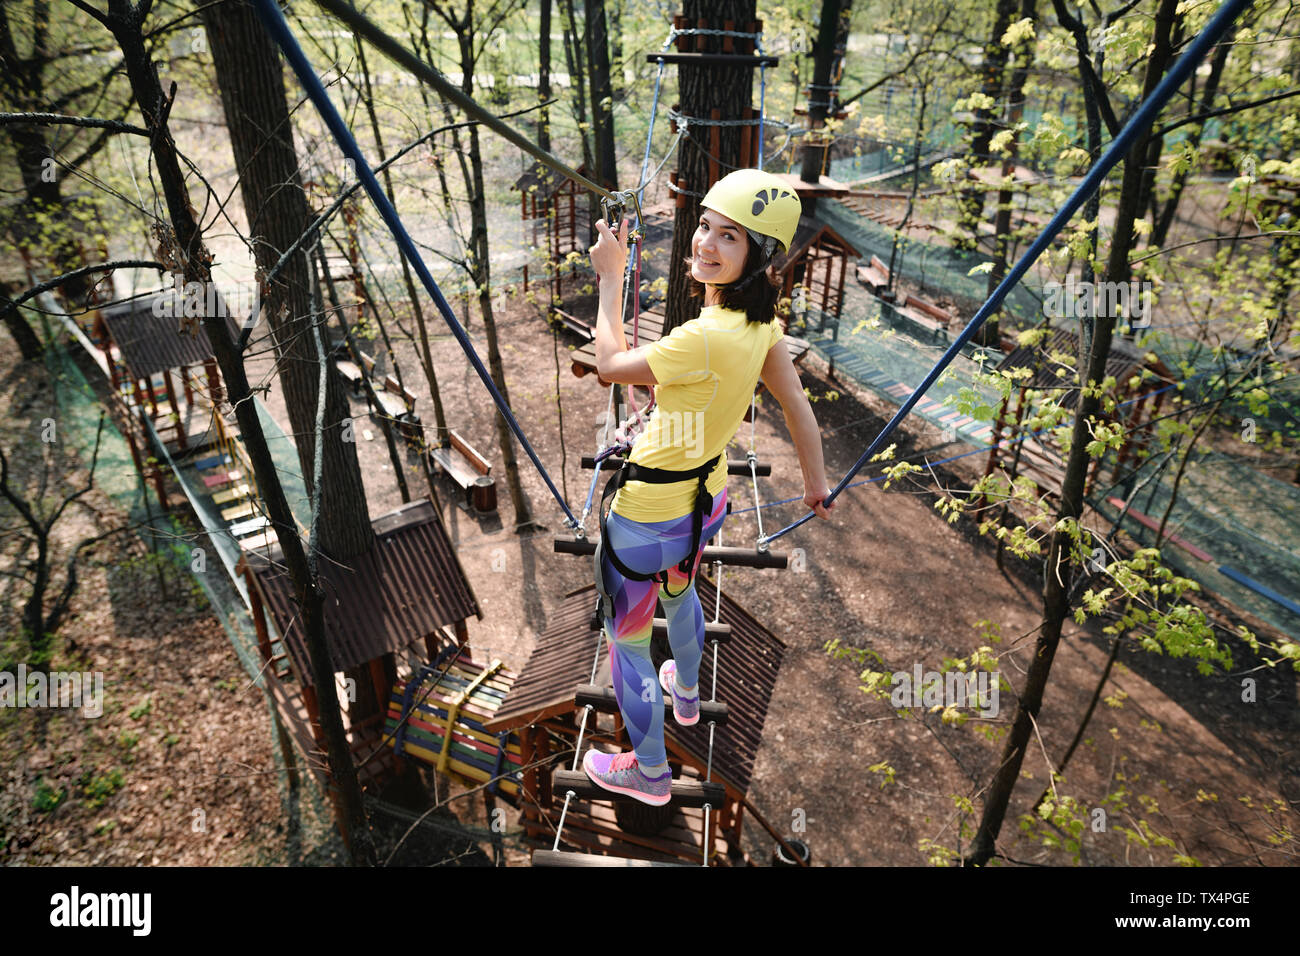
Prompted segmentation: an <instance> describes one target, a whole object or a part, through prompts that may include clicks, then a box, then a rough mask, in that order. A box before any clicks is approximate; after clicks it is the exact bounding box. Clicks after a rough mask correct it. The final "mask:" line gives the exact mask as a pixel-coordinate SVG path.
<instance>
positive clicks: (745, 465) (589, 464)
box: [582, 455, 772, 478]
mask: <svg viewBox="0 0 1300 956" xmlns="http://www.w3.org/2000/svg"><path fill="white" fill-rule="evenodd" d="M610 458H617V459H618V460H619V461H622V460H623V456H622V455H611V456H610ZM606 461H609V459H608V458H607V459H606ZM754 464H755V468H756V470H757V472H758V474H760V475H764V476H770V475H771V474H772V463H771V462H764V461H760V462H755V463H754ZM582 467H583V468H585V469H587V470H588V471H590V470H591V469H593V468H595V467H596V456H595V455H583V456H582ZM727 474H728V475H744V476H745V477H746V478H748V477H749V460H748V459H745V458H728V459H727Z"/></svg>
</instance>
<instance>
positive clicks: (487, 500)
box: [429, 429, 497, 512]
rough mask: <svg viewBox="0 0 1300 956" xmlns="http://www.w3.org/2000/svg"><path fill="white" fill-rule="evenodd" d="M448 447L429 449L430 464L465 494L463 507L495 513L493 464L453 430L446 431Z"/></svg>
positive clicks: (495, 495) (495, 486) (495, 494)
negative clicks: (449, 478)
mask: <svg viewBox="0 0 1300 956" xmlns="http://www.w3.org/2000/svg"><path fill="white" fill-rule="evenodd" d="M447 434H448V435H449V436H450V439H451V443H450V444H449V445H444V446H443V447H441V448H430V449H429V460H430V461H431V462H432V463H433V464H434V465H437V466H438V468H440V469H441V470H442V471H443V472H444V473H445V474H447V475H448V476H450V477H451V480H452V481H454V482H456V484H457V485H459V486H460V487H461V489H462V490H463V491H464V492H465V504H466V505H467V506H469V505H472V506H473V508H474V509H475V510H476V511H479V512H491V511H496V510H497V483H496V479H495V478H493V477H492V475H491V471H492V463H491V462H489V461H488V460H487V459H486V458H484V457H483V456H482V455H480V454H479V453H478V451H477V450H475V448H474V446H473V445H471V444H470V443H469V442H467V441H465V439H463V438H461V437H460V435H458V434H456V432H455V430H454V429H448V432H447Z"/></svg>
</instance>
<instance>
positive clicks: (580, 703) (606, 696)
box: [573, 684, 728, 807]
mask: <svg viewBox="0 0 1300 956" xmlns="http://www.w3.org/2000/svg"><path fill="white" fill-rule="evenodd" d="M573 703H574V705H575V706H577V707H586V706H587V705H588V704H590V705H591V706H592V707H594V708H596V710H598V711H600V712H602V713H605V714H617V713H618V712H619V709H618V698H617V697H615V696H614V688H612V687H597V686H596V685H595V684H579V685H578V688H577V690H575V691H574V692H573ZM672 709H673V702H672V701H671V700H668V699H665V700H664V721H665V723H666V722H668V721H672V726H673V727H676V726H678V724H677V719H676V718H675V717H673V715H672ZM727 713H728V711H727V705H726V704H724V703H722V702H721V701H708V700H701V701H700V724H703V725H706V726H707V725H708V723H709V721H713V722H714V723H715V724H717V725H718V726H722V725H723V724H725V723H726V722H727ZM692 726H697V725H692ZM691 805H692V806H698V804H691ZM714 806H715V807H716V806H719V804H714Z"/></svg>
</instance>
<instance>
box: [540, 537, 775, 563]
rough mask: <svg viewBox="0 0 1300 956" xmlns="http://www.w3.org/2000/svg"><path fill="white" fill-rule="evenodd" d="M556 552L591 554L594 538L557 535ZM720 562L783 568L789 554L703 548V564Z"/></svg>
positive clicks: (755, 549)
mask: <svg viewBox="0 0 1300 956" xmlns="http://www.w3.org/2000/svg"><path fill="white" fill-rule="evenodd" d="M555 553H556V554H579V555H587V556H590V555H593V554H595V553H596V541H595V539H594V538H577V537H574V536H573V535H557V536H556V538H555ZM715 561H717V562H721V563H722V564H726V565H731V566H734V567H741V568H785V567H787V566H788V564H789V561H790V556H789V554H787V553H786V552H784V551H759V550H758V549H757V548H723V547H715V546H712V545H710V546H708V547H706V548H705V549H704V558H703V563H704V564H713V563H714V562H715Z"/></svg>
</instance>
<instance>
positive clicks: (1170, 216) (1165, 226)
mask: <svg viewBox="0 0 1300 956" xmlns="http://www.w3.org/2000/svg"><path fill="white" fill-rule="evenodd" d="M1231 51H1232V44H1231V43H1220V44H1219V45H1218V46H1216V47H1215V48H1214V56H1213V57H1212V58H1211V59H1210V75H1209V76H1207V77H1206V78H1205V88H1204V89H1203V90H1202V91H1201V103H1200V107H1199V109H1200V112H1202V113H1208V112H1209V111H1210V110H1211V109H1213V108H1214V97H1215V96H1216V95H1218V92H1219V82H1220V80H1221V79H1222V77H1223V68H1224V66H1225V65H1226V64H1227V62H1228V54H1229V53H1230V52H1231ZM1191 82H1193V83H1195V82H1196V75H1195V74H1193V75H1192V79H1191ZM1204 135H1205V121H1204V120H1201V121H1200V122H1199V123H1193V124H1192V128H1191V129H1190V130H1189V131H1188V133H1187V144H1188V145H1189V146H1190V147H1191V148H1192V149H1196V148H1197V147H1198V146H1200V145H1201V137H1202V136H1204ZM1194 167H1195V163H1188V164H1187V166H1186V167H1185V168H1183V169H1180V170H1178V172H1176V173H1175V174H1174V178H1173V182H1171V183H1170V184H1169V198H1168V199H1167V200H1166V201H1165V205H1164V208H1162V209H1161V210H1160V214H1159V216H1158V217H1157V219H1156V224H1155V227H1154V228H1153V229H1152V230H1151V237H1150V239H1149V241H1148V242H1147V245H1149V246H1151V247H1152V248H1155V249H1159V248H1162V247H1163V246H1164V244H1165V239H1166V238H1167V237H1168V236H1169V228H1170V226H1172V225H1173V224H1174V216H1175V215H1176V214H1177V213H1178V203H1179V201H1180V200H1181V199H1182V198H1183V190H1184V189H1186V188H1187V177H1188V176H1189V175H1190V174H1191V172H1192V169H1193V168H1194Z"/></svg>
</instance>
